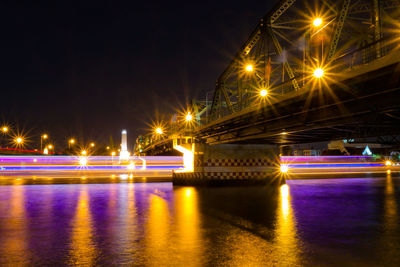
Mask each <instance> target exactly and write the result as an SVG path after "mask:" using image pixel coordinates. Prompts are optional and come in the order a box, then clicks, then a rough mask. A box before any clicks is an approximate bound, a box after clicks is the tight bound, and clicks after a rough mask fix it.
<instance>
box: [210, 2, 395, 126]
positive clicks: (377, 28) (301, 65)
mask: <svg viewBox="0 0 400 267" xmlns="http://www.w3.org/2000/svg"><path fill="white" fill-rule="evenodd" d="M314 8H315V9H314ZM399 8H400V4H399V2H398V1H397V0H368V1H360V0H341V1H335V2H334V3H332V2H330V1H328V0H315V1H314V0H305V1H295V0H283V1H280V2H279V3H278V4H277V5H276V6H275V7H274V8H273V9H272V10H271V11H270V12H269V13H268V14H267V15H266V16H265V17H263V18H262V19H261V20H260V22H259V23H258V25H257V26H256V28H255V30H254V31H253V32H252V33H251V34H250V36H249V38H248V39H247V40H246V41H245V43H244V44H243V46H242V47H241V48H240V50H239V51H238V52H237V53H236V55H235V56H234V57H233V59H232V61H231V62H230V63H229V65H228V66H227V68H226V69H225V70H224V71H223V72H222V74H221V75H220V76H219V77H218V79H217V82H216V87H215V90H214V96H213V101H212V104H211V108H210V112H209V116H208V118H207V121H208V122H212V121H215V120H217V119H219V118H222V117H224V116H227V115H230V114H235V113H237V112H240V111H242V110H244V109H246V108H248V107H249V106H251V105H255V104H258V103H259V102H260V101H262V100H260V98H259V97H258V93H259V90H261V89H263V88H265V89H267V90H268V92H269V93H271V95H273V97H275V98H279V97H282V96H284V95H285V94H287V93H290V92H292V91H299V90H300V91H301V90H306V89H307V88H308V87H310V86H313V83H314V81H313V79H314V78H313V72H314V70H315V69H316V68H317V67H321V68H324V69H325V70H331V69H335V71H341V70H340V68H342V67H343V65H344V64H343V63H340V64H339V63H338V59H343V56H344V55H346V54H349V53H351V52H353V51H356V50H357V49H360V50H361V49H363V48H364V47H365V46H368V45H370V44H371V43H374V42H376V43H375V44H374V47H373V49H375V51H376V55H375V56H374V57H376V58H379V57H380V56H382V53H383V54H384V53H385V51H383V50H384V48H383V47H382V45H383V44H381V43H380V40H381V39H383V38H387V37H390V36H391V35H393V32H391V30H390V28H391V27H392V26H393V25H394V24H395V23H396V21H397V22H398V20H399V19H398V16H394V15H392V14H395V13H396V12H398V11H399ZM382 12H384V13H385V14H384V15H381V14H382ZM350 15H351V16H352V17H351V18H350V17H349V16H350ZM315 17H321V18H322V19H323V25H321V27H320V28H313V27H312V26H311V25H312V20H313V19H314V18H315ZM397 27H398V25H397ZM357 33H359V34H358V35H359V37H357V36H356V34H357ZM358 38H359V39H358ZM363 53H365V54H366V53H369V52H365V51H364V52H363ZM363 61H364V62H367V61H368V58H367V57H366V55H363ZM246 64H252V65H253V67H254V71H252V72H250V73H248V72H246V71H244V66H245V65H246ZM338 67H339V69H338Z"/></svg>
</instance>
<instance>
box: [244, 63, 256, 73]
mask: <svg viewBox="0 0 400 267" xmlns="http://www.w3.org/2000/svg"><path fill="white" fill-rule="evenodd" d="M253 70H254V68H253V65H251V64H247V65H246V71H247V72H252V71H253Z"/></svg>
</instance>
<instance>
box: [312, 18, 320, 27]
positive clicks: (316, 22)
mask: <svg viewBox="0 0 400 267" xmlns="http://www.w3.org/2000/svg"><path fill="white" fill-rule="evenodd" d="M321 24H322V19H321V18H316V19H314V21H313V25H314V26H315V27H319V26H321Z"/></svg>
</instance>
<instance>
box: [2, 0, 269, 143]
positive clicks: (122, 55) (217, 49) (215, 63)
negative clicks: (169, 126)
mask: <svg viewBox="0 0 400 267" xmlns="http://www.w3.org/2000/svg"><path fill="white" fill-rule="evenodd" d="M54 2H57V1H54ZM193 2H194V1H193ZM273 2H275V1H274V0H270V1H267V0H263V1H262V0H247V1H232V0H231V1H210V2H206V1H196V3H192V1H159V2H157V1H140V2H139V1H131V2H130V3H131V4H129V5H124V4H117V3H118V1H110V2H102V3H101V2H97V5H93V6H90V7H83V6H78V5H74V4H69V5H68V4H67V5H60V6H54V4H52V5H51V6H33V5H30V6H23V5H20V6H7V5H2V6H0V25H1V26H0V29H1V32H0V34H1V39H0V66H1V68H0V86H1V110H0V111H1V116H2V118H1V119H2V120H3V121H4V122H7V123H11V124H12V125H13V126H14V128H17V127H18V128H19V129H20V130H21V129H24V131H25V132H26V131H29V135H31V136H32V137H33V139H35V138H36V139H38V137H34V136H35V135H39V134H40V133H42V132H48V133H49V134H50V135H51V136H52V137H53V139H55V141H56V142H58V143H62V142H63V141H64V140H65V138H68V137H70V136H75V137H80V138H84V139H85V141H89V140H96V141H98V142H99V141H102V140H104V141H105V140H107V139H108V136H110V135H113V136H114V138H116V139H117V140H118V139H119V133H120V130H121V129H123V128H126V129H127V130H128V132H129V137H130V140H129V141H130V143H131V144H132V143H133V139H134V138H135V137H136V136H137V135H138V134H140V133H144V132H145V130H146V128H147V126H146V123H148V122H150V121H151V120H154V119H155V118H156V114H157V112H158V113H159V114H161V115H162V114H166V113H172V112H173V110H174V109H176V108H178V107H179V106H182V107H183V106H185V102H186V101H187V100H188V99H191V98H200V99H202V98H205V94H206V92H207V91H212V90H213V89H214V84H215V80H216V79H217V77H218V76H219V74H220V73H221V72H222V71H223V70H224V68H225V67H226V66H227V64H228V63H229V61H230V60H231V58H232V56H233V55H234V54H235V53H236V52H237V50H238V48H239V47H240V46H241V45H242V44H243V42H244V41H245V40H246V39H247V37H248V36H249V34H250V33H251V31H252V30H253V29H254V28H255V26H256V25H257V23H258V21H259V19H260V18H262V17H263V16H264V15H265V14H266V13H267V12H268V11H269V9H270V8H271V6H272V3H273Z"/></svg>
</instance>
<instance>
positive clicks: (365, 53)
mask: <svg viewBox="0 0 400 267" xmlns="http://www.w3.org/2000/svg"><path fill="white" fill-rule="evenodd" d="M398 48H399V47H398V42H395V41H394V40H391V39H389V38H382V39H380V40H378V41H375V42H372V43H370V44H368V45H365V46H363V47H361V48H359V49H357V50H354V51H351V52H348V53H346V54H344V55H342V56H340V57H338V58H337V59H336V60H335V61H334V62H333V64H334V65H336V66H338V68H341V69H354V68H356V67H357V66H360V65H364V64H368V63H371V62H373V61H375V60H377V59H379V58H381V57H384V56H386V55H388V54H389V53H390V52H392V51H393V50H395V49H398Z"/></svg>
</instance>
